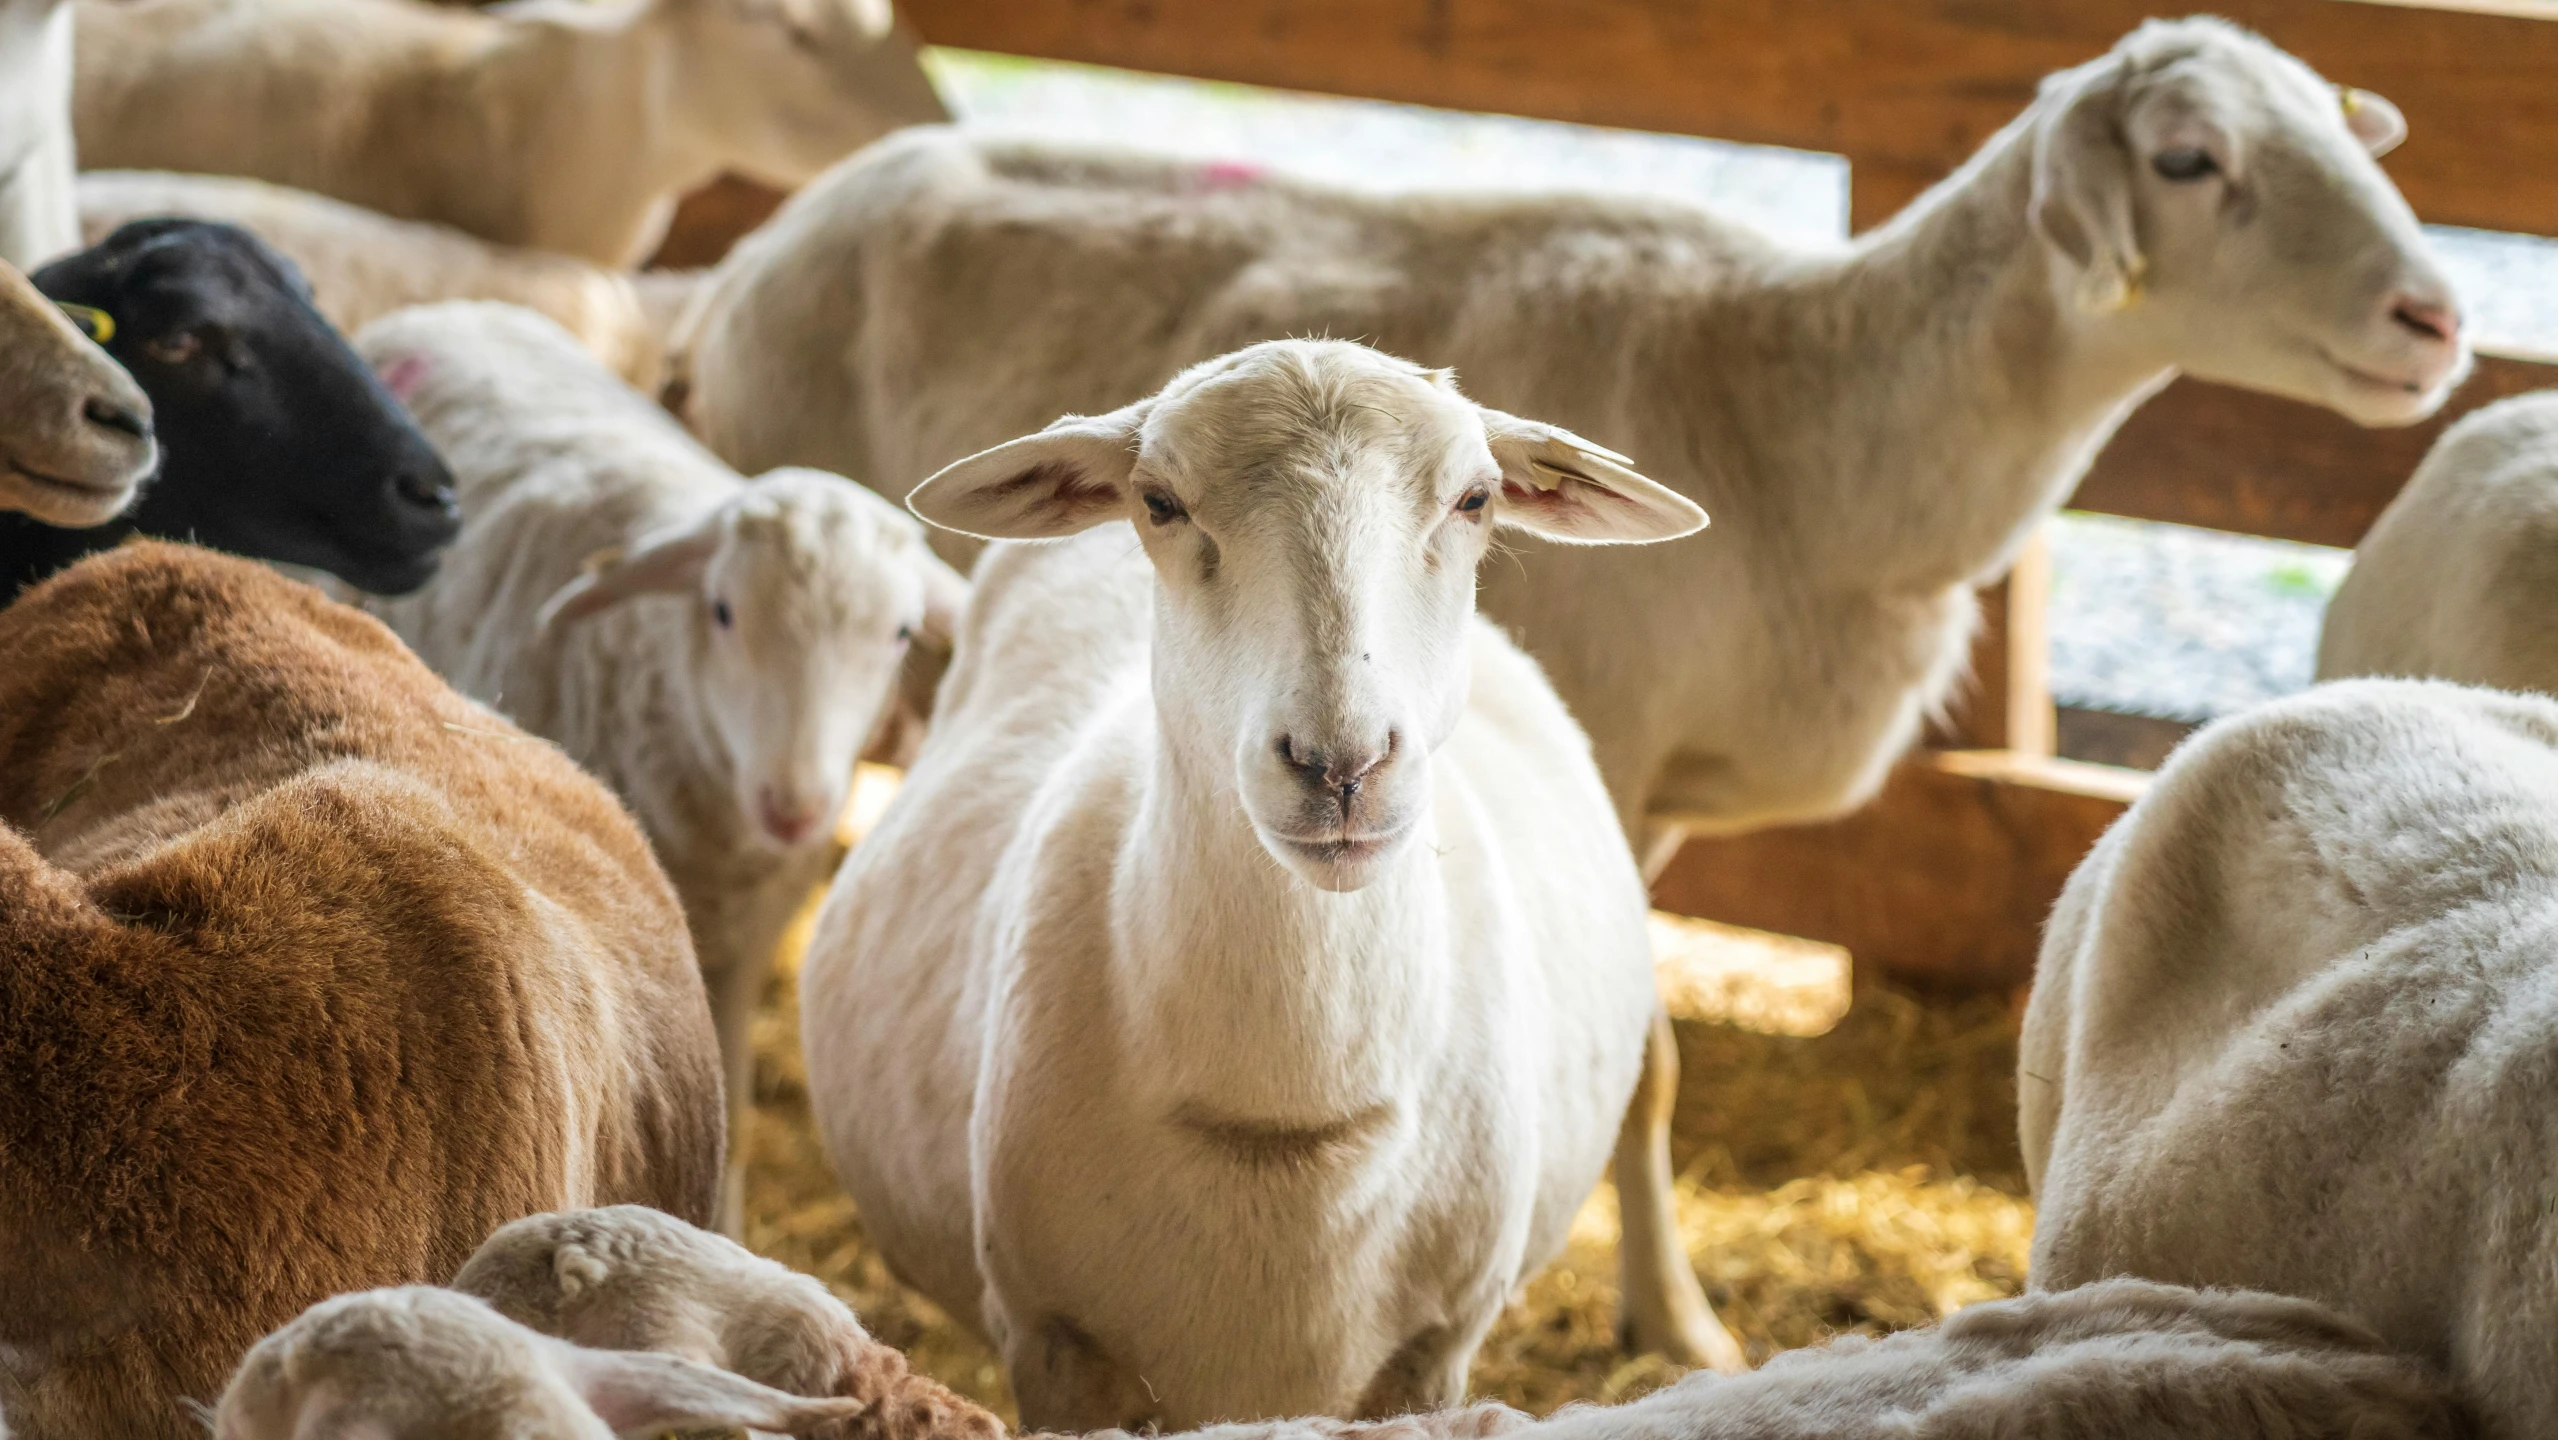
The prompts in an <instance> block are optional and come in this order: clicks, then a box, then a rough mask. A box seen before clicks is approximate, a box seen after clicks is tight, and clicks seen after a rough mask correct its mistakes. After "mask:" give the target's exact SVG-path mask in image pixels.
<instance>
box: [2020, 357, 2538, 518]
mask: <svg viewBox="0 0 2558 1440" xmlns="http://www.w3.org/2000/svg"><path fill="white" fill-rule="evenodd" d="M2553 386H2558V365H2551V364H2547V363H2544V362H2539V361H2532V360H2518V359H2510V358H2505V357H2501V356H2488V355H2482V356H2480V357H2479V360H2478V368H2477V369H2476V371H2474V372H2473V373H2472V374H2471V375H2470V377H2469V380H2468V382H2467V383H2465V384H2463V385H2462V386H2461V387H2460V389H2459V391H2458V392H2456V393H2455V394H2454V395H2453V396H2452V399H2451V401H2450V403H2448V404H2446V405H2444V406H2443V409H2442V413H2441V414H2439V415H2436V416H2435V417H2434V418H2433V419H2431V420H2428V421H2426V422H2425V423H2423V424H2421V425H2410V426H2407V427H2405V428H2404V429H2397V430H2366V429H2364V428H2362V427H2361V426H2359V425H2356V424H2354V423H2353V422H2352V421H2350V420H2347V419H2345V418H2344V417H2343V416H2340V415H2337V414H2335V413H2333V412H2332V411H2328V410H2322V409H2320V408H2319V407H2317V406H2315V405H2303V404H2299V403H2297V402H2294V401H2290V400H2277V399H2275V398H2273V397H2272V396H2269V395H2256V394H2250V393H2248V392H2246V391H2243V390H2232V389H2229V388H2227V387H2226V386H2220V385H2206V384H2204V383H2202V382H2201V381H2199V380H2179V381H2177V382H2176V383H2175V384H2173V385H2171V386H2169V387H2168V388H2167V390H2166V392H2165V393H2164V394H2161V395H2160V396H2158V398H2156V399H2154V400H2152V401H2150V402H2149V403H2148V404H2147V405H2144V406H2142V407H2141V408H2140V409H2139V410H2137V411H2134V412H2133V414H2132V418H2131V419H2130V420H2128V421H2126V422H2124V425H2123V428H2122V430H2121V431H2119V432H2118V433H2116V435H2115V436H2114V440H2113V443H2111V444H2109V445H2107V446H2106V447H2105V451H2104V453H2103V454H2101V455H2099V456H2097V457H2096V464H2095V466H2094V467H2093V468H2092V469H2090V470H2089V471H2088V474H2087V478H2086V479H2085V480H2084V481H2082V482H2080V484H2079V487H2078V493H2077V494H2075V495H2073V496H2071V497H2070V502H2069V503H2070V504H2071V506H2072V507H2074V508H2076V509H2081V510H2098V511H2103V512H2105V513H2106V514H2110V515H2130V516H2134V517H2137V518H2139V519H2143V520H2172V521H2174V522H2175V523H2177V524H2179V525H2203V526H2208V527H2210V528H2212V529H2215V530H2236V531H2241V532H2243V533H2245V534H2249V535H2271V536H2274V537H2275V538H2277V539H2283V540H2305V541H2307V542H2309V543H2310V544H2313V545H2343V546H2350V545H2353V544H2355V543H2357V542H2359V541H2360V540H2361V539H2362V538H2363V532H2364V531H2366V530H2369V529H2370V528H2371V523H2372V521H2374V520H2376V519H2378V518H2380V512H2381V509H2382V507H2384V506H2386V505H2387V504H2388V503H2389V502H2390V500H2391V498H2392V497H2394V496H2396V495H2397V494H2398V487H2399V486H2401V485H2404V484H2406V483H2407V477H2408V476H2409V475H2410V474H2412V473H2413V472H2414V471H2415V469H2416V462H2417V461H2419V460H2422V459H2424V458H2425V451H2426V450H2427V449H2428V448H2430V447H2431V446H2432V445H2433V443H2434V440H2435V439H2436V437H2438V436H2440V435H2441V434H2442V432H2443V428H2444V427H2445V426H2447V425H2449V424H2450V423H2451V422H2452V421H2454V420H2456V419H2458V418H2460V416H2462V415H2464V414H2466V413H2468V412H2469V411H2471V410H2474V409H2476V408H2478V407H2479V406H2481V405H2484V404H2487V403H2488V402H2490V401H2494V400H2501V399H2503V398H2505V397H2506V396H2508V395H2519V394H2521V393H2523V392H2524V391H2526V390H2541V389H2548V388H2550V387H2553Z"/></svg>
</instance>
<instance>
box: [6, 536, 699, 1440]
mask: <svg viewBox="0 0 2558 1440" xmlns="http://www.w3.org/2000/svg"><path fill="white" fill-rule="evenodd" d="M0 1016H6V1017H7V1023H6V1024H5V1025H0V1094H5V1095H6V1096H7V1097H8V1103H7V1104H5V1105H0V1382H4V1383H0V1404H4V1405H5V1406H6V1408H7V1411H8V1417H9V1424H10V1426H11V1427H12V1430H13V1433H14V1434H15V1435H16V1437H17V1440H81V1437H89V1436H109V1435H111V1436H115V1437H118V1440H189V1437H192V1440H201V1434H202V1432H201V1430H200V1429H199V1428H198V1427H197V1426H196V1424H195V1422H194V1421H193V1420H191V1419H190V1418H189V1417H188V1415H187V1414H186V1413H185V1411H183V1410H182V1409H181V1408H180V1402H181V1401H182V1400H184V1399H190V1398H191V1399H197V1400H210V1399H211V1398H212V1397H213V1396H214V1395H215V1394H217V1393H218V1392H219V1390H220V1388H221V1385H222V1382H223V1377H224V1376H226V1375H227V1374H229V1373H230V1370H231V1368H232V1366H233V1365H234V1364H235V1363H236V1362H237V1361H238V1360H239V1358H240V1356H241V1354H242V1353H243V1352H244V1351H246V1350H247V1349H248V1348H249V1346H250V1345H251V1344H253V1343H255V1342H256V1340H257V1339H258V1337H259V1336H261V1335H263V1334H265V1333H266V1332H267V1331H269V1330H271V1329H273V1328H274V1327H275V1326H277V1325H280V1324H282V1323H284V1322H285V1321H287V1320H289V1319H291V1318H292V1317H293V1316H294V1315H295V1314H296V1313H298V1312H299V1311H301V1310H302V1309H303V1308H304V1307H305V1306H308V1305H310V1304H312V1303H313V1302H315V1301H317V1300H320V1299H322V1298H324V1297H327V1296H329V1295H333V1294H336V1293H338V1292H340V1291H344V1290H349V1289H359V1288H363V1287H367V1286H374V1285H396V1284H402V1283H415V1282H419V1281H426V1280H433V1279H441V1278H443V1277H445V1276H447V1275H450V1274H452V1273H453V1271H454V1269H455V1268H456V1267H458V1266H459V1265H460V1264H461V1263H462V1261H463V1260H464V1259H466V1258H468V1257H469V1255H470V1254H471V1252H472V1250H473V1249H474V1248H475V1247H476V1246H477V1245H478V1244H479V1243H480V1242H481V1241H482V1240H483V1239H485V1238H486V1237H487V1235H488V1233H489V1231H490V1230H492V1229H493V1228H495V1227H496V1226H498V1225H500V1224H502V1223H504V1222H505V1221H507V1220H510V1219H513V1218H514V1217H516V1216H519V1215H524V1214H528V1213H532V1212H535V1211H540V1210H550V1209H558V1208H561V1207H564V1206H575V1205H588V1204H612V1203H616V1202H621V1201H631V1202H637V1203H644V1204H650V1205H655V1206H658V1207H660V1208H663V1209H666V1210H669V1211H671V1212H673V1213H675V1214H678V1215H685V1216H690V1217H693V1218H696V1219H703V1220H707V1219H708V1218H709V1217H710V1212H711V1207H712V1204H713V1202H714V1199H715V1197H716V1194H717V1191H718V1184H719V1158H720V1141H721V1130H720V1125H721V1112H720V1104H719V1070H718V1057H717V1053H716V1050H715V1047H714V1046H713V1044H712V1039H711V1030H710V1023H709V1016H708V1013H707V1010H706V1007H705V1006H704V1004H703V1000H702V990H701V982H700V980H699V978H698V977H697V976H696V974H695V972H694V964H693V956H692V947H691V946H690V945H689V944H688V943H687V941H686V938H685V935H684V925H683V916H682V912H681V911H680V910H679V909H678V907H677V905H676V901H675V896H674V895H673V893H672V892H671V891H670V890H669V888H668V886H667V884H666V879H665V876H664V875H663V874H662V873H661V872H660V871H659V869H658V867H657V863H656V861H655V860H654V859H652V858H651V857H650V855H649V852H648V845H647V842H646V841H645V839H643V837H642V836H641V835H640V833H639V830H638V828H637V827H636V826H634V825H632V824H631V822H630V818H629V817H628V816H627V815H626V814H624V813H623V811H622V809H621V807H620V806H618V805H616V804H615V803H614V802H613V800H612V797H611V796H609V795H607V794H606V793H605V792H604V789H603V787H601V786H600V785H597V784H596V783H595V782H594V781H593V780H591V779H589V778H588V777H587V776H586V775H584V774H583V773H581V772H580V771H579V770H578V769H577V767H576V766H574V765H572V764H570V763H569V762H568V760H567V759H566V758H564V757H563V756H561V755H560V753H559V752H558V751H557V750H555V749H554V748H552V747H551V746H548V745H545V744H542V743H541V742H539V741H537V740H534V739H532V738H531V737H529V736H527V735H524V734H523V733H522V732H520V731H518V730H516V729H515V728H514V727H512V726H510V725H508V724H507V723H506V722H505V721H503V720H501V719H499V718H498V717H496V716H495V715H492V714H490V713H489V712H488V711H486V710H484V709H482V708H481V707H479V706H477V705H473V704H471V703H470V702H468V701H466V700H464V699H462V698H461V697H460V696H458V695H456V694H454V693H453V692H452V691H451V690H449V689H447V688H445V686H444V685H443V684H442V683H441V682H439V681H437V680H436V678H435V677H434V676H433V675H431V674H429V673H428V671H427V669H426V667H425V666H424V665H421V664H419V663H418V661H417V659H416V658H415V657H414V656H412V655H410V654H409V653H408V651H407V650H406V649H404V648H402V647H401V645H400V643H399V642H398V640H396V639H395V638H394V637H393V636H392V635H391V633H390V632H389V631H388V630H386V629H384V628H383V627H382V626H381V625H379V624H377V623H375V622H374V621H372V620H371V619H368V618H367V617H365V616H364V615H363V614H361V613H360V612H358V611H355V610H352V609H349V608H347V607H345V606H342V605H336V604H332V603H330V602H329V601H327V600H324V599H322V598H321V597H320V596H319V595H318V594H317V593H316V592H314V591H313V590H312V589H311V588H310V587H308V586H305V585H299V584H296V583H294V582H292V581H289V580H286V579H284V578H282V577H281V576H278V575H275V574H274V573H272V572H270V571H268V570H266V569H264V568H262V567H260V566H258V565H255V564H252V563H250V562H247V561H242V560H235V559H231V558H229V557H226V556H221V555H216V554H214V553H212V552H210V551H206V550H200V549H197V548H195V547H192V546H181V545H163V544H151V543H143V544H132V545H126V546H123V547H121V548H119V549H117V550H115V551H113V552H111V553H109V554H105V555H99V556H93V557H91V558H90V559H88V560H86V561H84V562H82V563H80V564H79V565H77V566H75V567H73V568H72V569H71V570H69V571H66V572H65V573H63V574H62V575H59V576H56V577H55V578H54V579H52V580H50V581H47V582H46V583H44V584H42V585H40V586H38V587H36V588H35V589H33V590H31V591H29V592H28V593H27V594H26V595H25V596H23V597H22V598H20V599H19V600H18V601H17V603H16V604H15V605H13V606H11V607H10V608H9V609H8V610H7V611H6V612H5V614H0Z"/></svg>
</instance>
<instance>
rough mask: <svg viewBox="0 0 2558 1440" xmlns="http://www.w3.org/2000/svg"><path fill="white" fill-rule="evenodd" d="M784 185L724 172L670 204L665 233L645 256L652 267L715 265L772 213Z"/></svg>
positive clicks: (778, 205)
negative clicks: (777, 186) (654, 250)
mask: <svg viewBox="0 0 2558 1440" xmlns="http://www.w3.org/2000/svg"><path fill="white" fill-rule="evenodd" d="M789 198H790V192H789V191H787V190H776V189H774V188H773V187H772V186H770V185H766V184H764V183H762V182H761V181H756V180H749V179H747V178H746V177H745V176H743V175H723V176H721V177H720V178H719V179H717V180H714V181H712V182H711V183H709V184H708V185H705V186H703V187H702V188H701V189H699V190H696V191H694V192H693V193H692V194H690V195H687V196H685V197H684V199H683V203H681V204H679V205H677V206H676V207H675V218H674V219H673V220H671V221H669V222H668V223H667V226H666V238H665V239H664V240H661V241H659V242H658V246H657V253H656V254H654V255H652V256H650V257H649V259H648V268H650V269H652V270H690V269H696V268H699V267H701V266H705V265H716V264H718V263H719V262H720V258H721V257H722V256H724V255H726V254H727V253H728V250H729V247H730V246H732V245H735V244H736V243H737V242H738V241H739V240H742V239H744V238H745V236H746V232H748V231H750V230H752V229H754V228H755V227H756V226H758V225H761V224H763V223H764V222H765V221H766V220H769V219H771V218H772V214H773V212H774V211H776V210H779V209H780V208H782V202H783V201H784V200H787V199H789Z"/></svg>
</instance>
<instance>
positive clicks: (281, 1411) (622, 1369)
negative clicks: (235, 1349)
mask: <svg viewBox="0 0 2558 1440" xmlns="http://www.w3.org/2000/svg"><path fill="white" fill-rule="evenodd" d="M854 1409H855V1407H854V1406H852V1405H849V1404H847V1403H845V1402H842V1401H837V1400H808V1399H802V1398H800V1397H798V1396H793V1395H785V1394H782V1393H781V1392H779V1391H777V1390H772V1389H769V1388H767V1387H765V1386H762V1385H758V1384H755V1383H754V1382H753V1381H751V1380H745V1379H741V1378H739V1377H738V1376H735V1375H731V1374H728V1373H727V1372H725V1371H721V1370H715V1369H712V1368H711V1367H710V1366H707V1365H701V1364H697V1363H695V1362H693V1361H690V1360H683V1359H678V1358H676V1357H675V1356H671V1355H639V1354H626V1353H622V1352H617V1351H610V1350H587V1349H581V1348H580V1347H578V1346H575V1345H570V1344H566V1343H563V1342H561V1341H558V1340H554V1339H551V1338H550V1337H548V1336H544V1335H537V1334H535V1333H533V1332H532V1331H530V1330H527V1329H525V1328H524V1327H523V1326H521V1325H517V1324H515V1323H514V1322H512V1321H509V1320H507V1319H506V1318H505V1317H503V1316H501V1315H499V1314H497V1313H496V1312H495V1311H492V1310H491V1309H489V1307H488V1306H486V1305H484V1304H482V1303H480V1302H479V1301H477V1300H474V1299H471V1298H470V1297H469V1296H466V1295H456V1294H454V1293H453V1292H452V1291H450V1290H437V1289H432V1288H429V1287H426V1286H412V1287H409V1288H405V1289H396V1290H373V1291H368V1292H366V1293H363V1294H358V1295H344V1296H340V1297H338V1298H337V1299H334V1300H330V1301H328V1302H326V1303H324V1304H320V1305H315V1306H313V1307H311V1309H310V1310H309V1311H308V1312H307V1313H305V1314H304V1315H302V1316H301V1317H300V1318H299V1319H297V1320H295V1321H294V1322H293V1323H292V1324H291V1325H288V1326H286V1327H285V1328H283V1329H282V1330H279V1331H277V1332H276V1333H275V1334H273V1335H270V1336H268V1337H267V1338H266V1339H264V1340H262V1341H260V1342H258V1346H257V1348H256V1349H254V1350H252V1351H250V1352H249V1356H248V1359H247V1360H246V1361H245V1362H243V1363H242V1364H241V1366H240V1372H239V1374H238V1375H236V1376H235V1377H233V1379H232V1381H231V1384H230V1387H229V1388H228V1389H227V1390H225V1391H224V1392H223V1394H222V1403H221V1405H220V1406H219V1407H218V1408H217V1409H216V1410H215V1411H214V1415H213V1440H320V1437H328V1440H337V1437H348V1440H353V1437H364V1440H515V1437H523V1440H613V1437H617V1436H618V1437H625V1440H638V1437H650V1436H659V1435H665V1434H669V1433H671V1432H675V1431H692V1430H739V1429H747V1430H752V1431H755V1432H756V1433H759V1434H762V1433H783V1434H792V1435H804V1434H808V1433H809V1432H811V1431H813V1430H815V1429H816V1428H817V1427H819V1426H821V1425H824V1424H825V1423H827V1422H828V1421H830V1420H835V1419H839V1418H841V1417H843V1416H845V1415H847V1414H850V1413H852V1411H853V1410H854Z"/></svg>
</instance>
